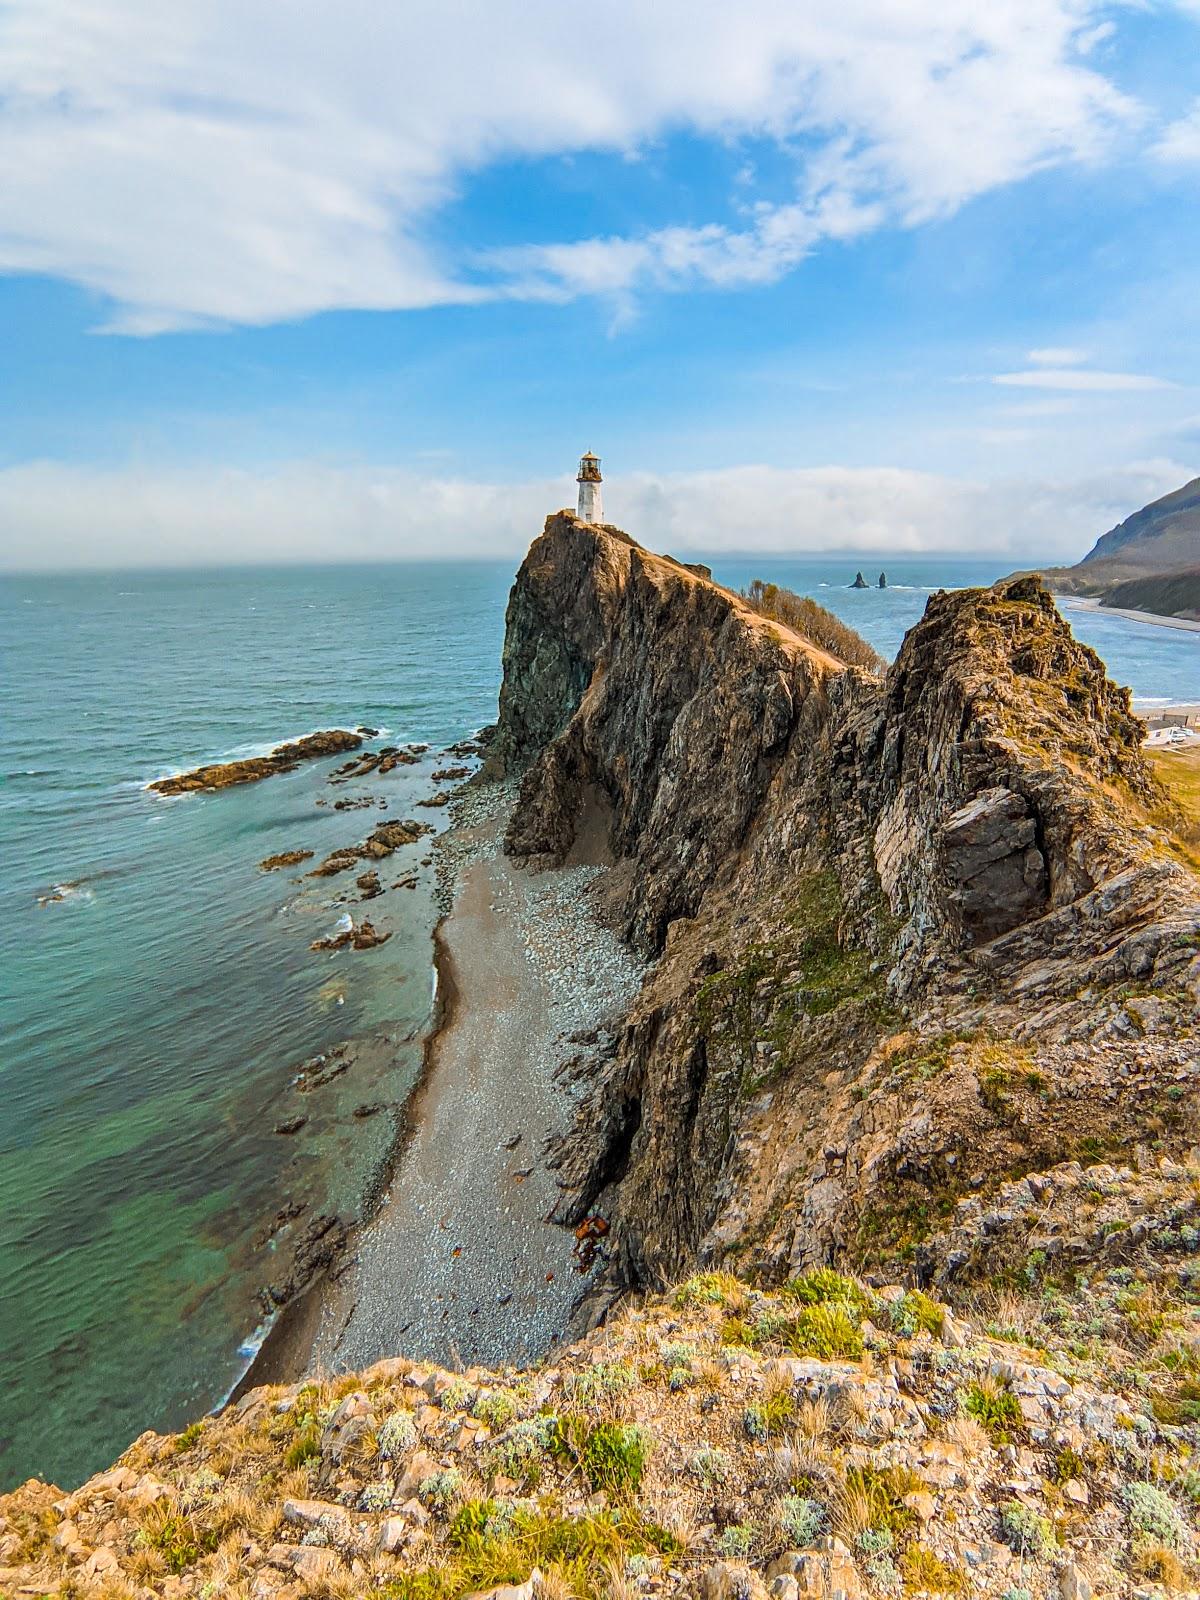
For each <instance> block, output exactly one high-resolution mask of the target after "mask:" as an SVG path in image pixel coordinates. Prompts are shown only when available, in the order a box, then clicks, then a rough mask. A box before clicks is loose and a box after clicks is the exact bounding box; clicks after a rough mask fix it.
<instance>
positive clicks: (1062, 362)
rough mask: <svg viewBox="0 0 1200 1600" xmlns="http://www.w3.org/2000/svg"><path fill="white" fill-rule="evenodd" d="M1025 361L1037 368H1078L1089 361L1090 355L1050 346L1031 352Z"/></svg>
mask: <svg viewBox="0 0 1200 1600" xmlns="http://www.w3.org/2000/svg"><path fill="white" fill-rule="evenodd" d="M1025 359H1026V360H1027V361H1032V362H1033V364H1034V366H1036V367H1077V366H1080V365H1082V363H1083V362H1085V361H1086V360H1087V359H1088V353H1087V351H1086V350H1070V349H1065V348H1063V347H1061V346H1058V345H1050V346H1047V348H1046V349H1044V350H1031V351H1030V352H1029V354H1028V356H1026V358H1025Z"/></svg>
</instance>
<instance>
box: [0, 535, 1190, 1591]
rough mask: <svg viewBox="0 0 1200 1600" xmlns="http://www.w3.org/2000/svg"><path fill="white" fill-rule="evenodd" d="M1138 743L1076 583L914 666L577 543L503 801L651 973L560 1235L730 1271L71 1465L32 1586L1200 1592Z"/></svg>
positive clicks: (911, 656) (591, 1121) (561, 1153)
mask: <svg viewBox="0 0 1200 1600" xmlns="http://www.w3.org/2000/svg"><path fill="white" fill-rule="evenodd" d="M1139 732H1140V729H1139V724H1138V723H1137V722H1136V720H1135V719H1134V718H1133V717H1132V716H1131V715H1130V711H1129V701H1128V695H1127V694H1126V692H1125V691H1123V690H1121V689H1118V688H1116V687H1115V686H1114V685H1113V684H1111V683H1109V682H1108V681H1107V680H1106V678H1105V675H1104V671H1103V667H1102V664H1101V663H1100V661H1099V660H1098V659H1097V658H1096V657H1095V656H1094V655H1093V654H1092V653H1091V652H1090V651H1088V650H1086V649H1084V648H1082V647H1081V646H1080V645H1078V644H1077V643H1076V642H1075V641H1074V640H1073V639H1072V637H1071V635H1070V632H1069V630H1068V629H1067V628H1066V626H1065V625H1064V624H1063V622H1062V620H1061V619H1060V617H1059V616H1058V614H1057V612H1056V611H1055V609H1054V606H1053V604H1052V603H1051V601H1050V600H1049V598H1048V596H1047V595H1046V594H1045V593H1044V591H1043V590H1042V589H1041V587H1040V586H1039V584H1038V583H1037V582H1036V581H1030V580H1022V581H1018V582H1010V583H1007V584H1002V585H998V586H997V587H996V588H994V589H990V590H973V591H965V592H958V593H953V594H939V595H936V596H934V597H933V599H931V601H930V603H929V606H928V608H927V611H926V615H925V617H924V619H923V621H922V622H921V623H920V624H919V625H918V626H917V627H916V628H915V629H913V631H912V632H911V633H910V634H909V636H908V637H907V639H906V640H905V642H904V646H903V648H902V650H901V652H900V655H899V657H898V659H897V661H896V662H895V664H894V665H893V667H892V668H891V669H890V671H889V672H888V674H887V676H886V678H883V679H880V678H876V677H873V676H872V675H870V674H869V673H867V672H864V671H861V670H858V669H854V668H849V667H846V666H844V665H842V664H841V663H840V662H838V661H837V660H835V659H834V658H832V657H831V656H829V655H827V654H825V653H823V652H822V651H820V650H817V649H815V648H814V647H813V645H812V644H811V643H809V642H808V641H806V640H805V639H803V638H801V637H799V636H797V635H796V634H793V633H790V632H789V631H788V630H787V629H786V628H784V627H782V626H780V625H778V624H777V623H772V622H769V621H767V620H765V619H764V618H763V617H761V616H759V615H757V614H756V613H755V612H754V611H753V610H751V609H750V608H749V607H748V606H747V605H746V603H745V602H744V601H742V600H741V599H739V598H738V597H737V596H735V595H733V594H730V593H729V592H727V591H726V590H723V589H721V588H720V587H719V586H717V585H715V584H714V583H712V582H711V580H710V578H709V577H708V575H707V573H705V572H704V570H703V569H697V568H689V567H686V566H682V565H680V564H678V563H676V562H673V561H670V560H669V559H667V558H665V557H660V556H654V555H651V554H649V553H648V552H647V551H645V550H642V549H640V548H639V547H638V546H637V545H636V544H634V543H633V542H632V541H631V540H630V539H628V538H627V537H626V536H625V535H624V534H621V533H619V532H618V531H617V530H615V529H609V528H603V527H593V526H588V525H585V524H582V523H579V522H577V521H576V520H575V519H574V518H573V517H571V516H569V515H566V514H560V515H559V516H557V517H554V518H551V519H550V521H549V522H548V523H547V527H546V531H545V533H544V534H543V536H542V537H541V538H540V539H538V540H537V541H536V542H535V544H534V545H533V547H532V549H531V551H530V553H529V557H528V559H527V560H526V562H525V564H524V565H523V567H522V569H521V572H520V574H519V575H518V578H517V581H516V584H515V586H514V588H513V592H512V598H511V600H510V604H509V611H508V632H507V638H506V642H505V650H504V689H503V694H502V697H501V717H500V724H499V728H498V731H497V734H496V738H495V740H494V742H493V744H492V746H491V750H490V756H489V763H488V765H489V770H490V772H491V773H492V775H493V776H497V775H504V776H506V777H515V776H516V775H518V774H520V775H521V779H520V797H519V800H518V803H517V805H516V809H515V811H514V812H513V815H512V819H511V823H510V826H509V830H508V849H509V850H510V851H511V852H512V853H513V854H514V855H516V856H519V857H522V858H525V859H527V860H528V861H530V862H531V863H533V864H535V865H536V864H537V863H538V862H542V861H555V860H567V859H572V858H574V859H586V860H590V861H593V862H595V861H598V860H601V859H603V860H607V862H608V863H609V867H610V870H609V871H607V872H605V873H602V874H598V875H595V877H594V881H595V883H596V884H597V885H599V886H601V894H602V897H603V900H604V909H605V911H606V914H607V915H609V916H610V917H612V918H613V919H614V921H615V922H616V924H617V925H618V926H619V927H620V928H621V929H622V930H623V931H624V932H625V933H626V934H627V936H628V937H629V938H630V939H631V940H633V941H634V942H635V943H636V944H637V945H638V946H639V947H640V948H641V950H642V951H643V952H644V953H645V954H646V955H648V956H649V957H650V958H651V966H650V970H649V975H648V977H647V979H646V982H645V985H644V988H643V989H642V992H641V994H640V995H639V997H638V999H637V1001H636V1002H635V1004H634V1005H633V1007H632V1008H631V1010H630V1011H629V1013H628V1014H627V1015H626V1016H625V1017H624V1018H622V1019H620V1020H618V1021H617V1022H615V1023H614V1024H613V1025H612V1026H611V1027H610V1028H608V1029H607V1030H606V1031H605V1032H603V1033H597V1034H591V1035H589V1036H587V1037H585V1038H582V1039H580V1040H579V1041H578V1042H579V1044H580V1046H581V1049H580V1053H579V1054H578V1056H577V1057H576V1058H575V1059H574V1061H573V1062H572V1063H571V1064H570V1065H571V1071H572V1074H573V1077H574V1080H575V1091H576V1093H577V1095H578V1097H579V1102H578V1103H579V1114H578V1118H577V1121H576V1125H575V1127H574V1129H573V1130H572V1132H571V1133H570V1134H569V1135H568V1136H567V1137H566V1138H565V1139H564V1140H562V1141H561V1143H560V1144H559V1145H558V1146H557V1148H556V1149H555V1151H554V1160H555V1162H556V1163H557V1170H558V1172H559V1175H560V1180H561V1183H562V1187H563V1199H562V1204H561V1212H562V1216H563V1218H564V1220H567V1221H571V1222H575V1221H579V1220H582V1219H584V1218H588V1220H589V1224H590V1225H589V1227H588V1228H587V1229H585V1237H586V1238H587V1239H588V1240H590V1241H591V1242H593V1243H594V1242H595V1241H596V1240H603V1241H604V1244H605V1246H606V1247H609V1246H611V1247H612V1260H611V1264H610V1268H611V1278H612V1283H611V1287H612V1288H614V1289H616V1288H621V1287H629V1286H632V1287H635V1288H645V1287H647V1286H651V1287H653V1286H655V1285H658V1284H661V1283H663V1282H664V1281H665V1280H667V1279H669V1278H673V1277H677V1276H682V1275H683V1273H684V1271H685V1269H688V1268H690V1267H691V1266H693V1265H700V1266H701V1267H707V1268H708V1270H704V1271H701V1272H700V1273H698V1274H696V1275H693V1276H691V1277H688V1278H687V1279H686V1281H684V1282H683V1283H682V1284H681V1285H680V1287H679V1288H678V1289H677V1290H676V1291H675V1292H674V1293H673V1294H672V1295H671V1296H670V1297H669V1298H667V1299H657V1298H654V1297H650V1298H649V1299H648V1300H646V1299H643V1300H641V1301H640V1302H639V1301H637V1300H636V1299H635V1297H633V1296H629V1297H627V1298H626V1301H625V1304H624V1305H623V1307H622V1309H621V1314H619V1315H614V1316H612V1317H610V1319H609V1320H608V1322H607V1323H606V1324H605V1325H604V1326H603V1327H601V1328H598V1329H594V1330H593V1331H591V1332H590V1333H589V1334H588V1336H587V1337H586V1338H584V1339H583V1340H581V1341H580V1342H579V1343H577V1344H574V1345H572V1346H570V1347H568V1348H565V1349H562V1350H559V1351H557V1352H555V1353H554V1355H553V1357H552V1358H551V1359H550V1360H548V1361H546V1362H543V1363H542V1364H540V1366H538V1367H537V1368H535V1369H534V1370H532V1371H528V1372H516V1371H513V1370H512V1369H507V1370H504V1371H493V1370H486V1369H484V1368H471V1369H469V1370H466V1371H458V1372H449V1371H445V1370H442V1369H440V1368H438V1367H435V1366H432V1365H430V1364H428V1363H415V1362H413V1361H410V1360H407V1359H405V1358H404V1357H403V1356H401V1355H399V1354H398V1355H397V1356H396V1357H395V1358H392V1359H387V1360H384V1361H381V1362H378V1363H377V1364H376V1365H374V1366H373V1367H370V1368H368V1369H367V1370H366V1371H363V1372H361V1373H350V1374H344V1375H342V1376H340V1377H338V1378H336V1379H330V1380H324V1379H322V1380H318V1379H311V1380H310V1381H307V1382H304V1383H301V1384H291V1385H287V1386H280V1385H275V1386H270V1387H260V1388H255V1389H251V1390H250V1391H249V1392H248V1393H246V1394H244V1395H242V1396H241V1397H240V1398H239V1399H238V1400H237V1402H236V1403H235V1404H232V1405H230V1406H228V1407H226V1408H225V1409H224V1410H223V1411H222V1413H221V1414H220V1415H218V1416H216V1417H212V1418H207V1419H204V1420H202V1421H197V1422H195V1423H193V1424H192V1425H191V1426H190V1427H188V1428H187V1429H186V1430H185V1431H184V1432H183V1433H181V1434H178V1435H175V1436H174V1437H162V1436H160V1435H157V1434H155V1433H147V1434H144V1435H143V1436H142V1437H141V1438H140V1439H138V1440H137V1441H135V1442H134V1443H133V1444H132V1445H131V1446H130V1447H129V1449H127V1450H126V1451H125V1452H124V1454H123V1455H122V1457H121V1458H120V1460H119V1461H118V1463H117V1464H116V1465H115V1466H114V1468H113V1469H112V1470H110V1471H108V1472H105V1473H101V1474H98V1475H97V1476H96V1477H94V1478H92V1479H91V1480H89V1482H87V1483H86V1484H84V1485H82V1486H81V1487H80V1488H78V1489H77V1490H75V1491H73V1492H70V1493H64V1492H63V1491H61V1490H59V1489H57V1488H55V1487H54V1486H52V1485H49V1484H46V1483H42V1482H40V1481H38V1480H30V1482H28V1483H27V1484H25V1485H23V1486H22V1487H21V1488H20V1489H17V1490H15V1491H14V1492H13V1493H11V1494H8V1495H5V1496H0V1600H8V1597H9V1596H14V1597H15V1596H16V1595H41V1596H44V1597H47V1600H48V1597H51V1596H54V1597H58V1600H78V1597H93V1600H193V1597H194V1600H213V1597H216V1596H222V1597H223V1596H229V1597H230V1600H304V1597H307V1600H348V1597H350V1596H360V1595H368V1594H370V1595H378V1596H380V1597H382V1600H462V1597H464V1596H472V1597H474V1600H636V1597H639V1596H645V1597H647V1600H652V1597H660V1600H805V1597H813V1600H837V1597H841V1600H868V1597H879V1600H884V1597H892V1600H895V1597H897V1596H900V1595H906V1596H908V1595H912V1596H917V1595H925V1594H929V1595H949V1596H965V1595H974V1596H979V1597H981V1600H1030V1597H1031V1596H1034V1595H1036V1596H1039V1597H1040V1596H1057V1597H1058V1600H1091V1596H1092V1595H1093V1593H1094V1594H1095V1595H1096V1596H1097V1600H1118V1597H1122V1600H1124V1597H1125V1596H1128V1595H1130V1594H1132V1595H1134V1596H1135V1597H1138V1600H1156V1597H1157V1596H1158V1595H1161V1594H1164V1593H1170V1592H1179V1591H1181V1590H1182V1591H1186V1592H1189V1593H1193V1594H1194V1593H1196V1592H1198V1590H1197V1584H1198V1581H1200V1527H1198V1524H1197V1519H1198V1509H1200V1473H1197V1471H1196V1468H1195V1465H1194V1462H1195V1460H1196V1454H1195V1452H1196V1451H1197V1449H1200V1153H1198V1152H1196V1151H1195V1150H1194V1149H1191V1148H1190V1146H1191V1141H1192V1140H1193V1139H1194V1138H1195V1136H1196V1131H1197V1129H1196V1116H1197V1095H1196V1088H1197V1076H1198V1074H1200V1064H1198V1061H1197V1052H1196V1047H1195V1037H1196V1035H1195V1025H1196V1006H1197V977H1198V963H1200V900H1198V889H1197V881H1196V879H1195V877H1194V876H1193V873H1192V869H1191V865H1190V863H1189V861H1188V860H1187V859H1186V858H1185V857H1183V856H1182V855H1181V854H1180V847H1179V846H1178V845H1176V844H1175V843H1174V841H1173V837H1172V835H1171V833H1170V832H1169V831H1168V825H1169V824H1170V822H1171V815H1170V812H1169V808H1168V807H1167V806H1166V805H1165V802H1164V798H1163V796H1162V795H1161V794H1160V793H1159V791H1158V790H1157V788H1156V786H1155V784H1154V782H1153V780H1152V778H1151V777H1150V775H1149V774H1148V772H1147V770H1146V768H1145V766H1144V764H1143V761H1142V758H1141V755H1140V751H1139V742H1138V741H1139ZM579 976H580V980H581V982H586V980H587V977H588V974H587V973H586V972H581V973H580V974H579ZM1110 1155H1111V1157H1112V1159H1106V1157H1108V1156H1110ZM601 1217H602V1218H603V1219H604V1222H605V1223H606V1224H607V1226H606V1227H604V1228H601V1227H599V1226H598V1223H599V1220H600V1218H601ZM718 1263H719V1264H720V1268H721V1270H714V1268H716V1266H717V1264H718ZM833 1264H837V1265H841V1266H846V1267H852V1268H854V1269H856V1271H855V1275H846V1274H845V1273H843V1272H840V1271H838V1270H835V1268H834V1265H833ZM730 1267H733V1268H736V1269H737V1272H736V1274H735V1273H732V1272H730V1271H728V1270H724V1269H726V1268H730ZM501 1304H503V1302H501ZM500 1314H501V1313H499V1312H496V1313H493V1315H500ZM503 1314H504V1315H507V1314H508V1313H503Z"/></svg>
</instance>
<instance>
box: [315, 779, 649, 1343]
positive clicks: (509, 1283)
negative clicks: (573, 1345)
mask: <svg viewBox="0 0 1200 1600" xmlns="http://www.w3.org/2000/svg"><path fill="white" fill-rule="evenodd" d="M514 797H515V796H514V791H513V788H512V786H510V785H492V786H489V787H482V788H478V789H468V790H466V791H463V792H461V793H460V796H459V797H458V799H457V800H456V802H455V813H456V815H455V827H454V828H453V830H452V831H451V832H450V833H449V834H447V835H444V836H443V839H442V841H440V842H439V851H440V852H441V853H442V860H443V866H442V869H441V873H440V877H441V885H442V893H443V895H444V896H445V903H448V904H449V910H448V914H447V915H446V917H445V920H444V921H443V923H442V925H441V929H440V932H439V939H438V943H439V959H438V970H439V985H440V1000H441V1004H442V1007H443V1016H442V1023H441V1027H440V1029H439V1031H438V1032H437V1034H436V1035H435V1037H434V1039H433V1040H432V1041H431V1043H430V1047H429V1052H428V1057H427V1064H426V1071H425V1077H424V1080H423V1082H422V1085H421V1087H420V1089H419V1090H418V1091H417V1094H416V1096H415V1098H414V1100H413V1103H412V1105H411V1108H410V1119H409V1120H410V1125H411V1127H412V1129H413V1131H412V1134H411V1137H410V1139H409V1141H408V1143H407V1145H406V1147H405V1149H404V1151H403V1154H402V1155H401V1158H400V1161H399V1163H398V1166H397V1169H396V1172H395V1174H394V1176H393V1179H392V1182H391V1184H390V1187H389V1189H388V1191H387V1194H386V1195H385V1198H384V1200H383V1203H382V1205H381V1207H380V1210H379V1211H378V1213H377V1214H376V1216H375V1218H374V1220H373V1221H372V1222H371V1223H370V1224H369V1225H368V1226H367V1227H366V1228H365V1229H364V1230H363V1231H362V1232H361V1233H360V1234H359V1236H358V1240H357V1248H356V1252H355V1256H354V1259H353V1261H352V1263H351V1265H350V1266H349V1267H348V1269H347V1270H346V1271H344V1272H343V1273H342V1274H341V1276H340V1279H339V1281H338V1283H336V1284H334V1285H331V1286H330V1287H329V1289H328V1291H327V1293H326V1295H325V1296H324V1303H323V1305H322V1310H321V1316H320V1319H319V1323H318V1326H317V1328H316V1331H315V1337H314V1339H313V1346H312V1353H311V1357H310V1360H309V1367H310V1370H313V1371H340V1370H343V1369H346V1368H354V1367H359V1366H363V1365H365V1364H368V1363H370V1362H372V1361H375V1360H377V1359H379V1358H380V1357H382V1356H387V1355H394V1354H396V1353H398V1352H400V1351H403V1353H405V1354H406V1355H409V1356H413V1357H421V1358H429V1359H432V1360H437V1361H441V1362H449V1363H451V1364H453V1363H454V1362H456V1361H459V1360H461V1361H463V1362H466V1363H470V1362H486V1363H490V1364H497V1363H501V1364H502V1363H506V1362H511V1363H515V1364H521V1363H524V1362H528V1361H532V1360H536V1359H537V1358H538V1357H539V1356H541V1355H542V1354H544V1353H545V1351H546V1350H547V1349H548V1348H549V1347H550V1346H551V1345H552V1344H553V1343H554V1342H555V1341H556V1340H557V1339H558V1338H560V1337H561V1336H562V1334H563V1333H564V1331H565V1329H566V1325H567V1321H568V1318H569V1316H570V1313H571V1310H572V1307H573V1306H574V1305H575V1303H576V1302H577V1300H578V1298H579V1296H580V1295H581V1293H583V1292H584V1291H585V1290H586V1287H587V1282H588V1280H587V1277H586V1276H585V1275H581V1273H580V1271H579V1270H578V1264H577V1262H576V1259H575V1256H574V1254H573V1244H574V1240H573V1238H572V1236H571V1235H570V1234H569V1233H568V1232H565V1231H564V1230H563V1229H561V1228H558V1227H554V1226H552V1225H551V1224H549V1223H547V1222H546V1221H545V1218H546V1216H547V1215H548V1213H549V1212H550V1210H551V1208H552V1207H553V1205H554V1203H555V1201H556V1199H557V1194H558V1191H557V1188H556V1185H555V1181H554V1178H553V1176H552V1174H551V1173H549V1172H548V1171H547V1170H546V1167H545V1164H544V1157H543V1146H544V1143H545V1140H546V1138H547V1137H548V1136H549V1135H551V1134H553V1133H556V1132H559V1131H561V1130H562V1128H563V1127H564V1126H565V1124H566V1123H567V1122H568V1121H569V1120H570V1114H571V1110H572V1103H571V1098H570V1090H569V1089H568V1088H565V1087H563V1086H562V1085H561V1084H557V1083H555V1081H554V1075H555V1071H556V1069H557V1068H558V1067H559V1066H560V1065H561V1063H562V1062H563V1060H564V1059H565V1058H566V1057H568V1056H569V1055H571V1054H572V1053H573V1051H574V1046H572V1045H571V1044H570V1042H569V1040H568V1038H567V1035H569V1034H571V1033H575V1032H578V1031H579V1030H581V1029H590V1028H594V1027H595V1026H597V1025H598V1024H599V1023H602V1022H604V1021H605V1020H606V1019H610V1018H612V1017H614V1016H616V1015H619V1014H620V1013H621V1012H622V1011H623V1010H624V1009H625V1008H626V1007H627V1006H628V1005H629V1003H630V1002H631V1001H632V999H633V997H634V996H635V994H636V993H637V990H638V988H639V986H640V983H641V979H642V968H641V967H640V965H639V964H638V962H637V961H636V959H635V958H634V956H633V955H632V953H631V952H630V951H629V950H628V949H627V948H626V947H625V946H624V945H623V944H622V943H621V941H620V940H619V939H618V938H617V937H616V936H615V935H614V934H613V933H611V932H610V931H609V930H607V929H606V928H604V927H602V926H600V925H599V923H598V922H597V921H596V919H595V917H594V916H593V914H592V910H591V897H590V895H589V892H588V891H589V889H590V887H591V886H592V885H593V884H594V883H595V880H596V879H597V878H598V877H599V876H600V875H601V874H602V873H603V871H604V869H603V868H600V867H594V866H581V867H568V868H563V869H558V870H550V871H542V872H536V873H534V872H529V871H527V870H526V869H524V868H522V867H519V866H517V865H515V864H514V863H513V862H512V861H511V860H509V859H508V858H507V857H506V856H505V855H504V854H503V851H502V848H501V842H502V839H503V832H504V826H505V824H506V822H507V818H508V814H509V811H510V809H511V805H512V802H513V799H514Z"/></svg>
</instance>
